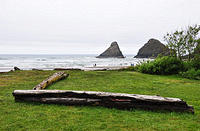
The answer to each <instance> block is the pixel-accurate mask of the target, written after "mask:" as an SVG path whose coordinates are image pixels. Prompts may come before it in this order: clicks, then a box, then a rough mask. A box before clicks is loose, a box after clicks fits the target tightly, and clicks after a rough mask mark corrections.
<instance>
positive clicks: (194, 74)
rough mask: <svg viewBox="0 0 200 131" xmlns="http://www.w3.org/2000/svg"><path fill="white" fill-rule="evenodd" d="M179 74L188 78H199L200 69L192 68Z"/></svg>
mask: <svg viewBox="0 0 200 131" xmlns="http://www.w3.org/2000/svg"><path fill="white" fill-rule="evenodd" d="M179 75H180V76H182V77H184V78H188V79H195V80H200V69H199V70H195V69H194V68H192V69H190V70H188V71H186V72H180V73H179Z"/></svg>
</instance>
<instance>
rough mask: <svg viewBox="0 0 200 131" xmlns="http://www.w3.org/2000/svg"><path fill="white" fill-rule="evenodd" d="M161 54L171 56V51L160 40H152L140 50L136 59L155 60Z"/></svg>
mask: <svg viewBox="0 0 200 131" xmlns="http://www.w3.org/2000/svg"><path fill="white" fill-rule="evenodd" d="M159 54H161V55H164V56H166V55H169V54H170V50H169V49H168V48H167V47H166V46H165V45H164V44H162V43H161V42H160V41H159V40H156V39H150V40H149V41H148V42H147V43H146V44H145V45H144V46H143V47H142V48H140V49H139V52H138V53H137V55H136V56H135V58H155V57H157V56H158V55H159Z"/></svg>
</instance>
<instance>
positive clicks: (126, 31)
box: [0, 0, 200, 54]
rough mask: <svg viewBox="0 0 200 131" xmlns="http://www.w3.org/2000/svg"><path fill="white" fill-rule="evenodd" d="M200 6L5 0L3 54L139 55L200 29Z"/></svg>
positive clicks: (188, 0) (180, 1)
mask: <svg viewBox="0 0 200 131" xmlns="http://www.w3.org/2000/svg"><path fill="white" fill-rule="evenodd" d="M199 7H200V0H0V54H10V53H12V54H99V53H102V51H104V50H105V49H106V48H108V47H109V45H110V43H111V42H112V41H117V42H118V44H119V46H120V48H121V50H122V52H123V53H124V54H136V53H137V51H138V49H139V48H140V47H141V46H143V45H144V44H145V43H146V42H147V41H148V40H149V39H150V38H156V39H159V40H160V41H163V36H164V35H165V34H166V33H167V32H171V31H174V30H176V29H179V28H184V27H186V26H188V25H192V24H200V14H199V13H200V8H199Z"/></svg>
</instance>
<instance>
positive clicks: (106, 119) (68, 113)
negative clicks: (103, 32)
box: [0, 71, 200, 131]
mask: <svg viewBox="0 0 200 131" xmlns="http://www.w3.org/2000/svg"><path fill="white" fill-rule="evenodd" d="M55 72H56V71H15V72H8V73H2V74H0V110H1V111H0V125H1V126H0V130H11V131H12V130H15V131H17V130H78V131H80V130H87V131H90V130H198V129H199V128H200V119H199V118H200V96H199V92H200V88H199V85H200V81H198V80H189V79H186V78H181V77H180V76H177V75H168V76H164V75H150V74H142V73H138V72H133V71H65V72H66V73H68V74H70V76H69V77H68V78H67V79H65V80H62V81H59V82H57V83H55V84H53V85H51V86H49V87H48V88H47V90H48V89H58V90H59V89H60V90H82V91H104V92H116V93H130V94H145V95H160V96H164V97H175V98H181V99H183V100H184V101H187V103H188V104H189V105H193V107H194V110H195V114H188V113H177V112H158V111H157V112H152V111H145V110H132V111H125V110H117V109H108V108H104V107H95V106H94V107H93V106H64V105H53V104H52V105H48V104H38V103H28V102H15V101H14V97H13V96H12V92H13V90H29V89H32V88H33V87H34V86H35V85H37V84H38V83H40V82H41V81H42V80H44V79H46V78H47V77H48V76H50V75H52V74H53V73H55Z"/></svg>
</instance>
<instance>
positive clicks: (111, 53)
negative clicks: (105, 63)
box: [96, 41, 125, 58]
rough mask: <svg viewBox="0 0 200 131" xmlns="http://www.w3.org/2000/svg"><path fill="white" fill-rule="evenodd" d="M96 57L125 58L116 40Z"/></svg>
mask: <svg viewBox="0 0 200 131" xmlns="http://www.w3.org/2000/svg"><path fill="white" fill-rule="evenodd" d="M96 58H125V57H124V56H123V54H122V52H121V50H120V48H119V46H118V44H117V42H116V41H114V42H112V43H111V45H110V47H109V48H108V49H107V50H105V51H104V52H103V53H102V54H100V55H99V56H97V57H96Z"/></svg>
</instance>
